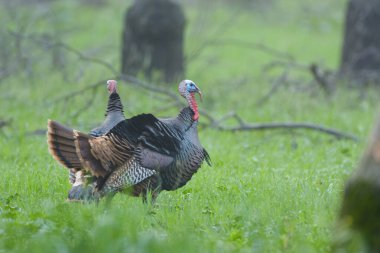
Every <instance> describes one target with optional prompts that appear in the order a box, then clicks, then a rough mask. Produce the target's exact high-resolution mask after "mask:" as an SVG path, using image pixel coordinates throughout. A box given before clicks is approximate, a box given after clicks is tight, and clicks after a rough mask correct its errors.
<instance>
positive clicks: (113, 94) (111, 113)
mask: <svg viewBox="0 0 380 253" xmlns="http://www.w3.org/2000/svg"><path fill="white" fill-rule="evenodd" d="M107 90H108V93H109V98H108V103H107V109H106V113H105V119H104V121H103V123H102V124H101V125H100V126H99V127H97V128H94V129H93V130H91V132H90V135H91V136H94V137H97V136H102V135H104V134H105V133H107V132H108V131H109V130H110V129H112V128H113V127H114V126H116V125H117V124H118V123H119V122H120V121H123V120H125V117H124V111H123V104H122V103H121V100H120V96H119V94H118V93H117V82H116V81H115V80H108V81H107ZM69 180H70V183H71V184H72V188H71V190H70V191H69V194H68V198H69V199H70V200H76V199H78V198H79V199H80V198H83V197H84V196H85V194H84V193H83V191H87V192H88V191H89V190H90V189H91V188H92V186H91V185H90V184H91V181H94V180H96V178H94V177H92V176H91V173H89V172H86V171H83V170H80V169H79V168H72V169H70V171H69ZM85 187H87V188H88V189H84V188H85Z"/></svg>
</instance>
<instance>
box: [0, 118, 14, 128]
mask: <svg viewBox="0 0 380 253" xmlns="http://www.w3.org/2000/svg"><path fill="white" fill-rule="evenodd" d="M11 123H12V119H8V120H0V128H3V127H6V126H9V125H10V124H11Z"/></svg>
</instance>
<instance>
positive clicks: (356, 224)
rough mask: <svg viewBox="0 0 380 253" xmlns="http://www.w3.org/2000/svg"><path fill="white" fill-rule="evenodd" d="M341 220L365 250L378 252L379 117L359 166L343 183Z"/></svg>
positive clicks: (379, 205) (379, 206)
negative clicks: (359, 237)
mask: <svg viewBox="0 0 380 253" xmlns="http://www.w3.org/2000/svg"><path fill="white" fill-rule="evenodd" d="M340 221H341V223H342V224H343V228H351V229H354V230H356V231H358V232H359V233H360V234H361V235H362V238H363V239H364V242H365V244H366V245H367V247H368V249H369V250H368V251H365V252H380V117H379V120H377V123H376V125H375V127H374V130H373V133H372V135H371V137H370V140H369V145H368V148H367V150H366V152H365V153H364V155H363V157H362V160H361V162H360V164H359V167H358V169H357V170H356V172H354V173H353V175H352V176H351V178H350V179H349V180H348V181H347V183H346V187H345V191H344V196H343V203H342V209H341V214H340ZM343 238H344V240H350V239H351V238H350V237H347V236H344V237H343ZM343 243H345V242H344V241H343ZM338 252H347V251H338ZM350 252H351V251H350Z"/></svg>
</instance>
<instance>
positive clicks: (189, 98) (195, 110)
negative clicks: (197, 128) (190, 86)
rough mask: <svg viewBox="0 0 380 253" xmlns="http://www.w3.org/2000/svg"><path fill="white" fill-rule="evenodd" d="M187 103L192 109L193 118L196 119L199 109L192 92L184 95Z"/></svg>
mask: <svg viewBox="0 0 380 253" xmlns="http://www.w3.org/2000/svg"><path fill="white" fill-rule="evenodd" d="M186 100H187V103H188V104H189V107H190V109H191V110H192V111H193V113H194V115H193V120H194V121H197V120H198V119H199V111H198V104H197V101H196V100H195V96H194V93H189V94H188V95H187V96H186Z"/></svg>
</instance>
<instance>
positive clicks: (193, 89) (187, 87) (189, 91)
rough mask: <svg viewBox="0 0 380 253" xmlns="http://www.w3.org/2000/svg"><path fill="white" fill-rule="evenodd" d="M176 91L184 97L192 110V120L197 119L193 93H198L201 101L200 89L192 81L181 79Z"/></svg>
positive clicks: (196, 106)
mask: <svg viewBox="0 0 380 253" xmlns="http://www.w3.org/2000/svg"><path fill="white" fill-rule="evenodd" d="M178 91H179V94H181V96H182V97H184V98H186V100H187V102H188V104H189V107H190V108H191V109H192V110H193V112H194V116H193V120H198V118H199V112H198V105H197V101H196V100H195V96H194V94H195V93H198V94H199V98H200V100H201V101H202V92H201V90H200V89H199V88H198V86H197V85H196V84H195V83H194V82H193V81H191V80H183V81H182V82H180V83H179V86H178Z"/></svg>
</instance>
